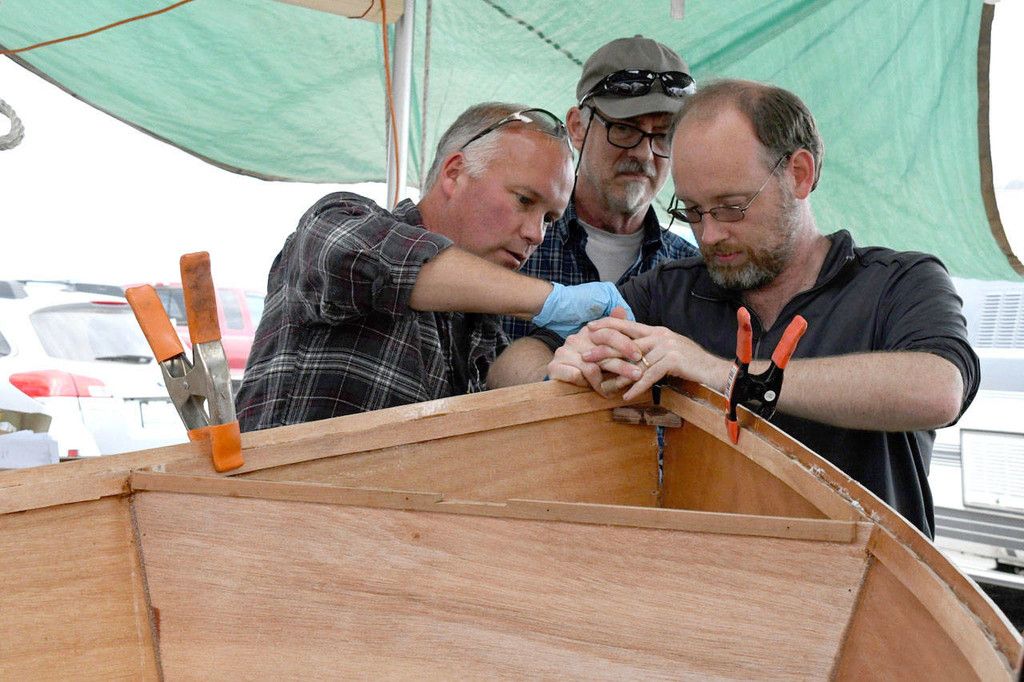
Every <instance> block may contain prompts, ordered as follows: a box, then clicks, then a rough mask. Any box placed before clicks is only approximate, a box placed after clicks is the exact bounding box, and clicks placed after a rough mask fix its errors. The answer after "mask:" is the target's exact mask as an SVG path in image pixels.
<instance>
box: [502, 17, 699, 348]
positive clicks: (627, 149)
mask: <svg viewBox="0 0 1024 682" xmlns="http://www.w3.org/2000/svg"><path fill="white" fill-rule="evenodd" d="M693 91H694V84H693V79H692V78H691V77H690V74H689V67H688V66H687V65H686V62H685V61H683V59H682V58H681V57H680V56H679V55H678V54H676V53H675V52H674V51H673V50H671V49H670V48H668V47H666V46H665V45H662V44H661V43H659V42H656V41H654V40H651V39H650V38H644V37H643V36H634V37H632V38H619V39H617V40H613V41H611V42H609V43H607V44H606V45H603V46H601V47H600V48H598V49H597V50H596V51H595V52H594V54H592V55H591V56H590V58H589V59H587V62H586V63H585V64H584V65H583V71H582V73H581V74H580V79H579V82H578V83H577V85H576V102H577V104H576V106H574V107H572V108H571V109H569V112H568V114H566V126H567V127H568V129H569V135H570V138H571V140H572V144H573V146H574V147H575V148H576V149H577V151H578V152H579V155H580V160H579V169H578V174H577V178H576V187H575V190H574V191H573V197H572V200H571V201H570V202H569V208H568V209H566V211H565V215H563V216H562V217H561V219H559V220H557V221H555V223H554V224H553V225H552V226H551V229H549V230H548V233H547V235H546V236H545V237H544V241H543V243H541V245H540V246H539V247H537V251H536V252H535V253H534V254H533V256H531V257H530V259H529V260H528V261H526V264H525V265H524V266H523V269H522V272H523V273H524V274H527V275H532V276H534V277H540V278H541V279H547V280H551V281H552V282H559V283H561V284H565V285H572V284H582V283H584V282H597V281H606V282H619V283H621V282H625V281H626V280H627V279H629V278H630V277H633V276H634V275H638V274H640V273H641V272H647V271H648V270H650V269H651V268H653V267H654V266H655V265H657V264H658V263H661V262H662V261H665V260H672V259H675V258H683V257H684V256H692V255H695V254H696V253H697V249H696V248H694V247H693V246H692V245H691V244H690V243H689V242H687V241H686V240H685V239H683V238H682V237H680V236H679V235H677V234H673V233H672V232H669V231H668V230H666V229H664V228H662V227H661V224H660V223H659V222H658V216H657V215H656V214H655V212H654V208H652V206H651V202H653V201H654V197H655V196H656V195H657V194H658V192H659V191H660V190H661V188H662V186H663V185H664V184H665V181H666V180H667V179H668V165H669V164H668V156H669V139H668V135H667V133H668V125H669V122H670V121H671V120H672V114H674V113H675V112H676V111H677V110H678V109H679V107H680V105H682V103H683V99H684V98H685V97H687V96H688V95H689V94H691V93H692V92H693ZM502 324H503V326H504V328H505V331H506V333H507V334H508V336H509V339H510V340H513V341H514V340H515V339H518V338H519V337H521V336H525V335H527V334H529V333H530V332H532V331H533V324H532V323H531V322H530V321H529V320H522V319H518V318H514V317H506V318H504V319H503V321H502Z"/></svg>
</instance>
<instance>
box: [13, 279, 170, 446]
mask: <svg viewBox="0 0 1024 682" xmlns="http://www.w3.org/2000/svg"><path fill="white" fill-rule="evenodd" d="M0 381H6V382H9V383H10V384H12V385H13V386H14V387H15V388H17V389H19V390H20V391H21V392H22V393H24V394H26V395H27V396H29V397H31V398H34V399H35V400H36V401H38V402H39V403H41V404H42V405H43V407H44V408H45V409H46V412H47V413H49V414H50V415H51V416H52V418H53V421H52V423H51V425H50V429H49V433H50V435H51V436H52V437H53V438H55V439H56V440H57V442H58V444H59V452H60V457H61V458H62V459H64V458H73V457H90V456H95V455H110V454H116V453H119V452H128V451H132V450H140V449H144V448H150V447H157V446H160V445H169V444H172V443H183V442H185V441H186V440H187V436H186V434H185V428H184V426H183V425H182V424H181V420H180V419H179V417H178V413H177V411H176V410H175V409H174V406H173V404H172V403H171V402H170V399H169V397H168V395H167V390H166V388H165V387H164V383H163V377H162V375H161V373H160V368H159V366H158V365H157V363H156V360H155V359H154V358H153V354H152V352H151V351H150V348H149V345H148V344H147V343H146V339H145V337H144V336H143V335H142V330H141V329H140V328H139V325H138V322H136V320H135V315H134V314H133V313H132V311H131V308H130V307H129V306H128V303H127V301H126V300H125V299H124V298H123V297H120V296H111V295H105V294H96V293H87V292H83V291H76V290H75V286H74V285H69V284H67V283H50V282H47V283H33V282H27V283H23V282H10V281H7V282H0Z"/></svg>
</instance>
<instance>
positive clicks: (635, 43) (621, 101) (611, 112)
mask: <svg viewBox="0 0 1024 682" xmlns="http://www.w3.org/2000/svg"><path fill="white" fill-rule="evenodd" d="M628 69H640V70H646V71H654V72H656V73H665V72H668V71H680V72H682V73H685V74H687V75H689V73H690V67H689V66H687V65H686V62H685V61H683V58H682V57H680V56H679V55H678V54H676V53H675V52H674V51H673V50H671V49H670V48H668V47H666V46H665V45H662V44H661V43H659V42H658V41H656V40H651V39H650V38H644V37H643V36H641V35H636V36H633V37H632V38H619V39H617V40H613V41H611V42H610V43H607V44H606V45H604V46H602V47H599V48H598V49H597V51H596V52H594V54H592V55H590V58H589V59H588V60H587V62H586V63H585V64H584V65H583V73H582V74H581V75H580V80H579V83H577V84H576V101H577V102H581V100H583V98H584V97H585V96H586V95H587V94H588V93H589V92H590V91H591V90H592V89H593V88H594V86H596V85H597V84H598V83H600V82H601V81H602V80H603V79H604V78H605V77H606V76H608V75H610V74H613V73H616V72H617V71H625V70H628ZM690 91H691V92H692V88H691V89H690ZM587 102H588V103H593V104H594V105H595V106H597V108H598V109H600V110H601V111H602V112H604V113H605V114H607V115H608V116H611V117H612V118H631V117H633V116H640V115H642V114H653V113H661V112H667V113H670V114H674V113H675V112H676V111H678V110H679V107H681V106H682V105H683V97H671V96H669V95H668V94H666V93H665V90H664V88H663V83H661V82H660V81H658V82H656V83H653V84H652V85H651V89H650V92H648V93H647V94H645V95H638V96H632V97H630V96H616V95H608V94H597V95H594V96H593V97H591V98H589V99H588V100H587Z"/></svg>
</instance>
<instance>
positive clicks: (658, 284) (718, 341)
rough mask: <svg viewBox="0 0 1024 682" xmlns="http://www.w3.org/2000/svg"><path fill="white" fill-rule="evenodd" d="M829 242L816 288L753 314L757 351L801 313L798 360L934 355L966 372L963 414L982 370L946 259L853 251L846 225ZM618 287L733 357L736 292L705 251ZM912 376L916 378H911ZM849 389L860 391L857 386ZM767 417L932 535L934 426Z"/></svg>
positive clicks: (653, 317) (648, 313)
mask: <svg viewBox="0 0 1024 682" xmlns="http://www.w3.org/2000/svg"><path fill="white" fill-rule="evenodd" d="M829 239H830V240H831V242H832V246H831V248H830V249H829V252H828V255H827V256H826V258H825V262H824V264H823V266H822V269H821V273H820V274H819V276H818V280H817V282H816V283H815V285H814V287H813V288H811V289H810V290H808V291H805V292H803V293H801V294H798V295H797V296H796V297H794V298H793V299H792V300H791V301H790V302H789V303H787V304H786V306H785V307H784V308H783V310H782V312H781V314H780V315H779V317H778V319H777V320H776V322H775V324H774V325H772V327H771V328H770V329H764V328H763V326H762V324H761V322H760V320H758V319H757V318H756V316H754V315H753V314H752V315H751V318H752V319H751V322H752V324H753V329H754V357H755V358H759V359H768V358H770V357H771V354H772V351H773V350H774V349H775V346H776V345H777V344H778V343H779V340H780V339H781V338H782V334H783V332H784V331H785V329H786V326H787V325H788V324H789V322H790V320H792V319H793V316H794V315H797V314H800V315H803V316H804V317H805V318H806V319H807V332H806V333H805V334H804V336H803V338H802V339H801V340H800V344H799V346H797V349H796V352H795V353H794V354H793V357H794V358H816V357H826V356H834V355H844V354H848V353H863V352H868V351H924V352H928V353H934V354H936V355H938V356H940V357H942V358H945V359H947V360H949V361H950V362H952V363H953V364H954V365H955V366H956V367H957V368H958V369H959V370H960V373H961V375H962V376H963V381H964V395H963V402H962V404H961V413H962V412H963V410H964V409H966V408H967V406H968V405H969V404H970V402H971V400H972V399H973V398H974V394H975V393H976V392H977V390H978V382H979V378H980V370H979V366H978V358H977V356H976V355H975V353H974V351H973V350H972V349H971V347H970V345H969V344H968V342H967V328H966V322H965V320H964V316H963V313H962V312H961V301H960V298H959V297H958V296H957V294H956V291H955V289H954V288H953V284H952V282H951V281H950V278H949V276H948V274H947V273H946V270H945V268H944V267H943V265H942V264H941V263H940V262H939V261H938V260H937V259H936V258H935V257H933V256H930V255H927V254H924V253H914V252H897V251H893V250H891V249H884V248H878V247H864V248H857V247H855V246H854V244H853V240H852V238H851V237H850V234H849V233H848V232H846V231H845V230H842V231H839V232H836V233H835V234H832V235H830V236H829ZM620 288H621V289H622V294H623V296H624V297H625V299H626V301H627V302H628V303H629V305H630V306H631V307H632V308H633V312H634V314H635V315H636V319H637V320H638V321H639V322H643V323H644V324H650V325H657V326H664V327H668V328H669V329H671V330H673V331H675V332H678V333H681V334H684V335H686V336H688V337H690V338H691V339H693V340H694V341H696V342H697V343H699V344H700V345H701V346H702V347H703V348H705V349H707V350H708V351H710V352H712V353H714V354H715V355H718V356H720V357H725V358H732V357H733V356H734V354H735V352H736V309H737V308H738V307H739V306H740V305H741V300H740V296H739V293H738V292H734V291H730V290H726V289H723V288H721V287H719V286H718V285H716V284H715V283H714V282H713V281H712V280H711V277H710V276H709V274H708V271H707V268H705V267H704V262H703V260H702V259H700V258H699V257H694V258H685V259H682V260H676V261H669V262H666V263H663V264H661V265H659V266H657V267H656V268H654V269H653V270H651V271H650V272H647V273H644V274H642V275H639V276H637V277H635V278H633V279H631V280H629V281H628V282H626V283H625V284H623V285H621V287H620ZM906 380H907V382H909V383H911V384H912V383H913V382H914V377H906ZM715 388H719V387H715ZM782 390H783V391H785V390H786V387H785V383H783V388H782ZM847 390H849V391H850V392H854V391H856V390H857V386H856V385H855V384H854V385H851V386H848V387H847ZM771 421H772V423H773V424H775V425H776V426H778V427H779V428H781V429H783V430H784V431H786V432H787V433H788V434H790V435H791V436H793V437H794V438H796V439H797V440H799V441H800V442H802V443H804V444H805V445H807V446H808V447H809V448H811V449H812V450H814V451H815V452H817V453H818V454H820V455H822V456H823V457H825V458H826V459H827V460H829V461H830V462H832V463H833V464H835V465H836V466H838V467H839V468H840V469H842V470H843V471H844V472H846V473H847V474H848V475H849V476H850V477H851V478H853V479H855V480H857V481H859V482H860V483H861V484H862V485H864V486H865V487H866V488H867V489H868V490H870V491H872V492H873V493H875V494H876V495H878V496H879V497H880V498H882V499H883V500H884V501H885V502H887V503H888V504H889V505H890V506H892V507H894V508H895V509H896V510H897V511H899V512H900V513H901V514H903V516H905V517H906V518H907V519H908V520H909V521H910V522H911V523H912V524H914V525H915V526H917V527H918V528H920V529H921V530H922V531H924V532H925V534H926V535H928V536H929V537H931V536H933V535H934V527H935V521H934V515H933V510H932V496H931V491H930V490H929V488H928V478H927V476H928V466H929V463H930V461H931V452H932V444H933V442H934V440H935V432H934V431H909V432H882V431H861V430H855V429H844V428H840V427H836V426H828V425H825V424H821V423H819V422H814V421H810V420H807V419H800V418H797V417H791V416H788V415H785V414H781V413H776V415H775V416H774V417H773V418H772V420H771Z"/></svg>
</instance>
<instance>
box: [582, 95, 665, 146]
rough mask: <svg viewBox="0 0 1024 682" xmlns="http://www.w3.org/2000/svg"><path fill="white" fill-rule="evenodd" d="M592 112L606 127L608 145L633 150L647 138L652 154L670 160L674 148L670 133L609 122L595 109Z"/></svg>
mask: <svg viewBox="0 0 1024 682" xmlns="http://www.w3.org/2000/svg"><path fill="white" fill-rule="evenodd" d="M590 110H591V111H593V112H594V116H595V117H596V118H597V120H599V121H600V122H601V123H602V124H603V125H604V127H605V130H606V131H607V134H608V143H609V144H611V145H612V146H614V147H618V148H619V149H632V148H633V147H635V146H637V145H638V144H640V143H641V142H643V141H644V138H647V139H649V140H650V141H651V153H653V154H654V155H655V156H660V157H661V158H663V159H667V158H668V154H669V150H670V149H671V147H672V143H671V142H669V139H668V133H664V132H662V133H648V132H647V131H644V130H641V129H640V128H637V127H636V126H634V125H630V124H628V123H620V122H619V121H609V120H608V119H606V118H605V117H604V116H602V115H601V112H599V111H598V110H597V109H595V108H593V107H591V108H590Z"/></svg>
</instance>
